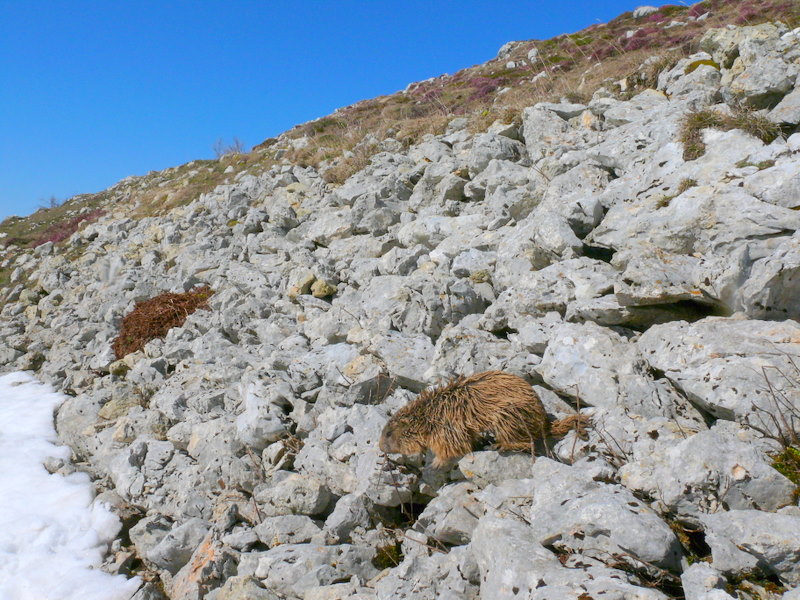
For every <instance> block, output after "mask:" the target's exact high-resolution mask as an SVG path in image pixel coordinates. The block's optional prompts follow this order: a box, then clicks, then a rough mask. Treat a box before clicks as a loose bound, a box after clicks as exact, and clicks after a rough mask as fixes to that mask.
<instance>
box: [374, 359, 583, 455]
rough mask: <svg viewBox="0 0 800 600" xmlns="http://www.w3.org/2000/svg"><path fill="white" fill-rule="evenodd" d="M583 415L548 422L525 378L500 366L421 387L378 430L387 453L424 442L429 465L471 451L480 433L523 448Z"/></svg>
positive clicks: (418, 448)
mask: <svg viewBox="0 0 800 600" xmlns="http://www.w3.org/2000/svg"><path fill="white" fill-rule="evenodd" d="M587 424H588V419H587V417H583V416H580V415H574V416H571V417H567V418H566V419H562V420H560V421H555V422H554V423H552V424H551V423H550V422H549V421H548V420H547V415H546V413H545V410H544V406H543V405H542V401H541V400H540V399H539V396H537V395H536V392H534V391H533V389H532V388H531V386H530V385H528V382H527V381H525V380H524V379H522V378H521V377H517V376H516V375H512V374H511V373H504V372H502V371H486V372H484V373H477V374H475V375H472V376H470V377H463V376H461V377H457V378H455V379H453V380H452V381H450V382H448V383H446V384H445V385H443V386H440V387H434V388H428V389H426V390H424V391H423V392H422V393H421V394H420V395H419V396H418V397H417V398H416V399H415V400H412V401H411V402H409V403H408V404H406V405H405V406H404V407H403V408H401V409H400V410H398V411H397V412H396V413H395V414H394V416H392V418H391V419H389V422H388V423H386V426H385V427H384V428H383V432H382V433H381V441H380V444H379V446H380V449H381V450H382V451H383V452H386V453H387V454H390V453H395V454H419V453H421V452H425V450H426V449H427V448H430V449H431V451H432V452H433V453H434V455H435V458H434V461H433V466H434V468H441V467H442V466H444V465H445V464H447V462H448V461H450V460H451V459H453V458H458V457H460V456H463V455H465V454H467V453H468V452H471V451H472V449H473V446H474V444H475V442H477V441H478V440H479V439H480V437H481V435H482V434H485V433H487V432H491V433H493V434H494V437H495V440H496V442H497V446H498V447H499V448H500V449H501V450H528V451H530V450H531V449H532V448H533V443H534V441H535V440H537V439H540V438H544V437H547V436H548V435H551V436H555V437H561V436H563V435H565V434H566V433H567V432H568V431H569V430H571V429H575V428H577V429H578V430H579V432H580V433H583V432H584V429H585V427H586V425H587Z"/></svg>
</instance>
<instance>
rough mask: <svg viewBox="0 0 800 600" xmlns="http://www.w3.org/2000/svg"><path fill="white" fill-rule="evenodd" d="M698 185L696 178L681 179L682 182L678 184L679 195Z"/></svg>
mask: <svg viewBox="0 0 800 600" xmlns="http://www.w3.org/2000/svg"><path fill="white" fill-rule="evenodd" d="M696 185H697V182H696V181H695V180H694V179H681V182H680V183H679V184H678V195H679V196H680V195H681V194H682V193H683V192H685V191H686V190H688V189H690V188H693V187H695V186H696Z"/></svg>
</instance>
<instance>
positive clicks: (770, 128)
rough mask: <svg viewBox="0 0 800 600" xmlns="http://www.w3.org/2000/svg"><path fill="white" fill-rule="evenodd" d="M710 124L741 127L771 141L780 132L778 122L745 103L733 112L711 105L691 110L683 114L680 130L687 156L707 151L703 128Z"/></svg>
mask: <svg viewBox="0 0 800 600" xmlns="http://www.w3.org/2000/svg"><path fill="white" fill-rule="evenodd" d="M709 128H713V129H721V130H723V131H730V130H732V129H741V130H742V131H745V132H747V133H749V134H750V135H752V136H755V137H757V138H758V139H760V140H761V141H762V142H764V143H765V144H769V143H771V142H772V141H773V140H775V138H777V137H778V136H779V135H780V134H781V128H780V126H779V125H776V124H775V123H773V122H772V121H770V120H769V119H767V118H766V117H765V116H763V115H759V114H756V113H754V112H752V111H750V110H748V109H746V108H743V107H736V108H735V109H734V110H733V112H732V113H731V114H730V115H726V114H723V113H721V112H718V111H715V110H712V109H706V110H699V111H694V112H690V113H687V114H686V116H685V117H684V118H683V122H682V123H681V129H680V133H679V138H680V142H681V144H683V159H684V160H694V159H696V158H700V157H701V156H703V155H704V154H705V152H706V145H705V143H704V142H703V129H709Z"/></svg>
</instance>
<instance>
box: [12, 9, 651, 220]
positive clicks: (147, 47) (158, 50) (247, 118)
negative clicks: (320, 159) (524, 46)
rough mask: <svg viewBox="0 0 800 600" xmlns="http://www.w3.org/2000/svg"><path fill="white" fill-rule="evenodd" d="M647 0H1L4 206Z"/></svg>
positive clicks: (283, 121) (152, 162) (290, 118)
mask: <svg viewBox="0 0 800 600" xmlns="http://www.w3.org/2000/svg"><path fill="white" fill-rule="evenodd" d="M639 4H642V2H639V3H637V2H635V1H633V0H605V1H602V2H598V1H597V0H591V1H583V0H560V1H555V2H539V1H528V2H525V1H521V0H518V1H515V2H514V1H505V0H491V1H483V2H479V1H472V0H461V1H459V2H455V1H447V2H444V1H439V2H437V1H435V0H427V1H417V0H404V1H403V2H390V1H379V0H370V1H366V0H364V1H361V2H356V1H329V2H323V1H306V2H300V1H294V2H289V1H283V0H262V1H251V2H244V1H233V0H229V1H226V2H221V1H220V2H210V1H203V0H197V1H194V2H175V1H169V2H163V1H160V2H143V1H123V2H117V1H113V0H103V1H95V2H85V1H66V0H65V1H60V0H59V1H55V0H53V1H47V2H45V1H41V0H38V1H37V0H33V1H31V0H18V1H11V0H0V57H2V58H0V219H2V218H4V217H6V216H8V215H11V214H17V215H24V214H29V213H31V212H33V211H34V210H36V209H37V208H38V207H39V206H41V205H43V204H45V203H46V202H47V200H48V199H49V198H50V197H51V196H55V197H56V198H57V199H59V200H64V199H66V198H68V197H70V196H73V195H75V194H78V193H85V192H96V191H99V190H102V189H104V188H106V187H108V186H110V185H112V184H113V183H115V182H117V181H119V180H120V179H122V178H123V177H126V176H128V175H140V174H144V173H146V172H147V171H150V170H156V169H163V168H166V167H170V166H174V165H179V164H182V163H185V162H188V161H190V160H193V159H195V158H211V157H213V154H214V153H213V151H212V145H213V144H214V142H215V141H216V140H217V139H218V138H220V137H222V138H225V139H226V140H227V141H230V140H231V139H232V138H233V137H234V136H237V137H238V138H239V139H241V140H242V141H243V142H244V143H245V144H246V145H247V146H248V147H250V146H253V145H255V144H257V143H259V142H261V141H263V140H264V139H266V138H268V137H271V136H274V135H276V134H278V133H280V132H282V131H285V130H286V129H289V128H290V127H291V126H292V125H295V124H298V123H302V122H304V121H308V120H310V119H314V118H316V117H320V116H323V115H326V114H328V113H330V112H332V111H333V110H334V109H336V108H337V107H340V106H345V105H347V104H351V103H353V102H355V101H358V100H362V99H365V98H372V97H375V96H378V95H381V94H387V93H391V92H394V91H397V90H399V89H402V88H404V87H405V86H406V85H407V84H408V83H410V82H412V81H419V80H422V79H426V78H428V77H432V76H435V75H440V74H442V73H453V72H455V71H457V70H459V69H462V68H464V67H468V66H471V65H474V64H478V63H482V62H485V61H486V60H489V59H490V58H493V57H494V56H495V55H496V53H497V50H498V49H499V47H500V46H501V45H502V44H503V43H505V42H507V41H509V40H524V39H545V38H549V37H552V36H554V35H558V34H560V33H568V32H572V31H577V30H579V29H582V28H583V27H586V26H588V25H590V24H592V23H595V22H606V21H608V20H610V19H612V18H614V17H615V16H617V15H619V14H620V13H622V12H624V11H626V10H632V9H633V8H635V7H636V6H638V5H639ZM649 4H654V5H662V4H665V2H650V3H649Z"/></svg>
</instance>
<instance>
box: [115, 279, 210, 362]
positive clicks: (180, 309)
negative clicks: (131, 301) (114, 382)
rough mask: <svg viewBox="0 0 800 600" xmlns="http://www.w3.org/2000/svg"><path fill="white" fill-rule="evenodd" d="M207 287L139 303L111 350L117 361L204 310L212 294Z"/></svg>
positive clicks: (169, 294)
mask: <svg viewBox="0 0 800 600" xmlns="http://www.w3.org/2000/svg"><path fill="white" fill-rule="evenodd" d="M213 293H214V292H213V290H212V289H211V288H210V287H208V286H203V287H199V288H195V289H193V290H189V291H188V292H184V293H182V294H175V293H171V292H168V293H164V294H160V295H158V296H155V297H154V298H150V299H149V300H144V301H143V302H137V303H136V306H135V307H134V309H133V310H132V311H131V312H130V313H129V314H128V315H127V316H126V317H125V318H124V319H122V327H121V328H120V332H119V335H118V336H117V338H116V339H115V340H114V342H113V345H112V348H113V350H114V355H115V356H116V357H117V360H119V359H120V358H123V357H124V356H126V355H128V354H130V353H131V352H136V351H137V350H141V349H142V348H143V347H144V345H145V344H146V343H147V342H149V341H150V340H153V339H155V338H163V337H164V336H165V335H167V332H168V331H169V330H170V329H172V328H173V327H180V326H181V325H183V323H184V322H185V321H186V317H188V316H189V315H190V314H192V313H193V312H194V311H196V310H197V309H198V308H203V309H206V310H208V299H209V298H210V297H211V295H212V294H213Z"/></svg>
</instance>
